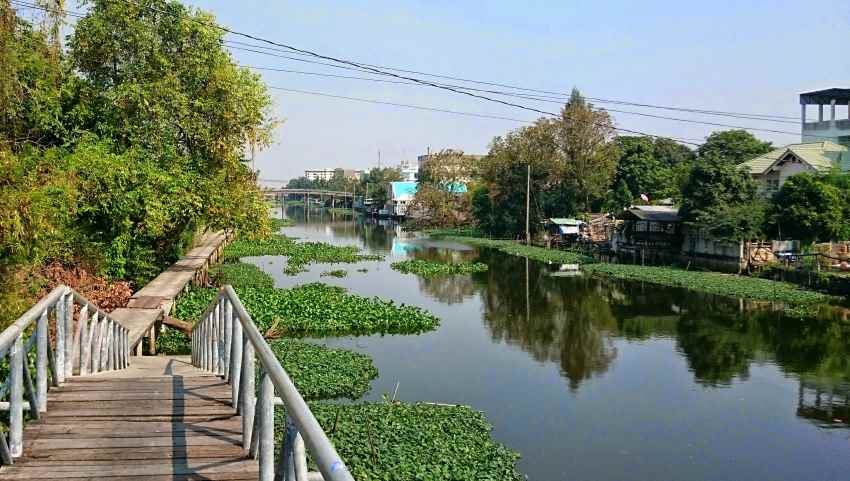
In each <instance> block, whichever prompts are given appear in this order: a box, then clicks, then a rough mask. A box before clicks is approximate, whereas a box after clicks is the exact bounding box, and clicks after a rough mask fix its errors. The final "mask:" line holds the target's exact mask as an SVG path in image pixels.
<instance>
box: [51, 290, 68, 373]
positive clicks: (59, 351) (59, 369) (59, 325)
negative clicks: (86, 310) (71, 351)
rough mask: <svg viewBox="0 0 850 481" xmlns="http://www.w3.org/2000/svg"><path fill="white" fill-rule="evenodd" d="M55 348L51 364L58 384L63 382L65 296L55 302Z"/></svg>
mask: <svg viewBox="0 0 850 481" xmlns="http://www.w3.org/2000/svg"><path fill="white" fill-rule="evenodd" d="M55 312H56V350H55V351H54V352H55V355H54V358H55V359H54V360H53V362H54V364H53V366H51V368H52V369H53V373H54V375H55V376H56V381H57V382H58V383H59V384H63V383H64V382H65V347H66V346H65V344H66V343H65V322H66V318H65V296H62V297H60V298H59V302H57V303H56V310H55Z"/></svg>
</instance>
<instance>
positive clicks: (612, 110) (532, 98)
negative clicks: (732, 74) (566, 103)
mask: <svg viewBox="0 0 850 481" xmlns="http://www.w3.org/2000/svg"><path fill="white" fill-rule="evenodd" d="M240 66H241V67H246V68H250V69H255V70H269V71H275V72H285V73H294V74H300V75H312V76H318V77H327V78H338V79H348V80H363V81H370V82H381V83H391V84H402V85H416V84H415V83H413V82H405V81H402V80H389V79H377V78H369V77H357V76H352V75H336V74H329V73H322V72H305V71H302V70H291V69H285V68H275V67H255V66H252V65H240ZM492 93H496V94H501V95H511V94H509V93H504V92H492ZM520 97H521V98H524V99H527V100H537V101H540V102H548V103H554V104H561V103H562V102H559V101H556V100H548V99H539V98H535V97H527V96H520ZM597 110H605V111H607V112H615V113H620V114H626V115H638V116H641V117H650V118H655V119H663V120H672V121H675V122H685V123H693V124H702V125H711V126H715V127H725V128H731V129H744V130H754V131H761V132H771V133H776V134H787V135H799V134H800V133H799V132H790V131H787V130H776V129H766V128H762V127H748V126H743V125H734V124H724V123H719V122H708V121H705V120H696V119H683V118H678V117H668V116H665V115H655V114H648V113H645V112H634V111H630V110H619V109H610V108H605V109H597ZM774 122H784V121H774ZM790 123H794V124H796V122H790Z"/></svg>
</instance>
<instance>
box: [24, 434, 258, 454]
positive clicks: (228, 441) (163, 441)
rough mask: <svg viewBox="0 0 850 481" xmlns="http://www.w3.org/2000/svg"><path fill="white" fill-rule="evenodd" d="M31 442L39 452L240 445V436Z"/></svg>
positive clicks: (32, 447) (35, 451) (33, 450)
mask: <svg viewBox="0 0 850 481" xmlns="http://www.w3.org/2000/svg"><path fill="white" fill-rule="evenodd" d="M28 444H29V446H28V447H29V450H30V451H31V452H33V453H38V452H40V451H41V450H51V449H62V450H76V449H98V448H151V447H157V446H160V447H164V446H170V447H183V446H238V445H240V444H241V439H240V437H239V436H233V435H225V436H202V437H191V436H185V437H184V436H160V437H132V438H108V439H104V438H83V439H65V438H39V439H34V440H32V442H30V443H28Z"/></svg>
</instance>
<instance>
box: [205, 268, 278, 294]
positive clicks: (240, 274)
mask: <svg viewBox="0 0 850 481" xmlns="http://www.w3.org/2000/svg"><path fill="white" fill-rule="evenodd" d="M210 277H211V278H212V281H213V283H214V284H216V285H220V286H223V285H225V284H230V285H232V286H239V287H265V288H271V287H274V279H273V278H272V276H270V275H268V274H267V273H265V272H263V270H262V269H260V268H259V267H257V266H255V265H254V264H247V263H244V262H228V263H225V264H219V265H217V266H213V267H211V268H210Z"/></svg>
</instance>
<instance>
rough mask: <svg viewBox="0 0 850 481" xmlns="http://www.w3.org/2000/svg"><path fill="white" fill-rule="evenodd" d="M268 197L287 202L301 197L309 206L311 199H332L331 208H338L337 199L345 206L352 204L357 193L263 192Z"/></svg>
mask: <svg viewBox="0 0 850 481" xmlns="http://www.w3.org/2000/svg"><path fill="white" fill-rule="evenodd" d="M263 193H264V194H265V196H266V197H273V198H275V199H282V200H284V201H285V200H286V199H287V198H288V197H290V196H295V197H298V196H301V197H302V198H303V199H304V203H305V204H307V203H309V202H310V199H311V198H312V199H317V200H319V201H320V202H324V201H325V200H326V199H330V201H331V207H336V203H337V199H340V200H342V203H343V205H345V204H351V203H353V202H354V198H355V195H356V194H355V193H354V192H340V191H336V190H322V189H289V188H283V189H269V190H265V191H263Z"/></svg>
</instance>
